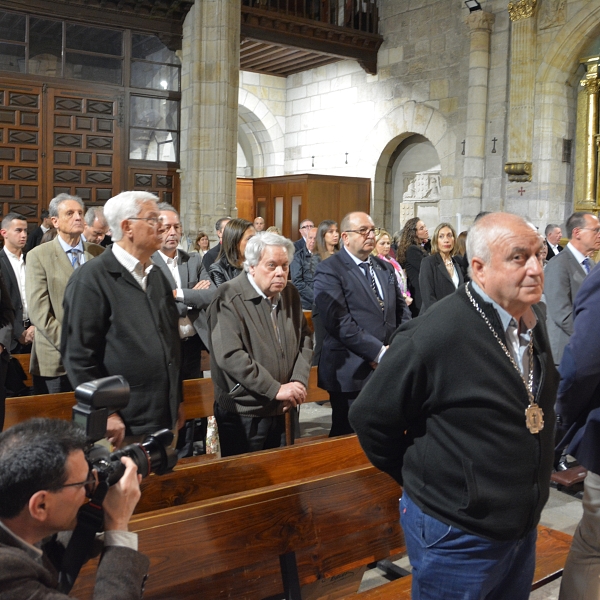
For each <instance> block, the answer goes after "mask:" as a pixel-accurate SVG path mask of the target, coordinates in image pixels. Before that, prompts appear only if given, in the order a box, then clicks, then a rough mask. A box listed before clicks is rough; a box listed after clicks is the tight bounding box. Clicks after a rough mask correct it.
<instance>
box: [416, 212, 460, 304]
mask: <svg viewBox="0 0 600 600" xmlns="http://www.w3.org/2000/svg"><path fill="white" fill-rule="evenodd" d="M455 239H456V232H455V231H454V228H453V227H452V225H450V223H440V224H439V225H438V226H437V227H436V228H435V232H434V234H433V238H432V240H431V256H426V257H425V258H424V259H423V261H422V262H421V272H420V274H419V284H420V288H421V298H422V301H423V304H422V306H421V313H424V312H425V311H426V310H427V309H428V308H429V307H430V306H431V305H432V304H435V303H436V302H437V301H438V300H441V299H442V298H445V297H446V296H449V295H450V294H452V293H454V292H455V291H456V288H457V287H458V286H459V285H461V284H462V283H464V281H465V279H464V276H463V270H462V268H461V266H460V263H459V262H458V260H457V259H456V257H455V256H454V253H455V248H456V244H455V243H454V241H455Z"/></svg>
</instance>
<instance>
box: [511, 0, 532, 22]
mask: <svg viewBox="0 0 600 600" xmlns="http://www.w3.org/2000/svg"><path fill="white" fill-rule="evenodd" d="M536 5H537V0H518V1H517V2H509V3H508V14H509V16H510V20H511V21H520V20H521V19H529V17H531V16H532V15H533V11H534V10H535V7H536Z"/></svg>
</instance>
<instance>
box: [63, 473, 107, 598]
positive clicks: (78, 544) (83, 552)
mask: <svg viewBox="0 0 600 600" xmlns="http://www.w3.org/2000/svg"><path fill="white" fill-rule="evenodd" d="M107 492H108V483H107V482H106V481H100V482H99V483H98V485H97V486H96V489H95V490H94V495H93V496H92V498H91V500H90V501H89V502H88V503H87V504H84V505H83V506H82V507H81V508H80V509H79V512H78V513H77V525H76V527H75V529H74V530H73V535H72V536H71V539H70V541H69V543H68V545H67V547H66V549H65V554H64V556H63V560H62V564H61V566H60V569H59V572H58V586H59V589H60V591H61V592H62V593H63V594H68V593H69V592H70V591H71V588H72V587H73V585H74V584H75V580H76V579H77V576H78V575H79V571H80V570H81V567H82V566H83V565H84V564H85V563H86V562H87V561H88V560H89V559H90V558H91V556H92V554H93V546H94V541H95V539H96V534H97V533H100V531H102V528H103V525H104V510H103V509H102V502H104V497H105V496H106V493H107Z"/></svg>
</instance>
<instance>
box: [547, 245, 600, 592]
mask: <svg viewBox="0 0 600 600" xmlns="http://www.w3.org/2000/svg"><path fill="white" fill-rule="evenodd" d="M565 253H566V251H564V252H562V253H561V254H565ZM573 315H574V321H573V335H572V336H571V339H570V340H569V343H568V345H567V346H566V348H565V351H564V354H563V357H562V361H561V363H560V367H559V372H560V375H561V382H560V386H559V388H558V401H557V403H556V415H557V420H558V424H559V428H560V429H561V430H562V431H566V432H567V434H566V436H565V438H564V439H563V440H562V441H561V442H560V444H559V448H561V449H562V448H563V447H565V446H567V447H568V449H567V451H568V453H569V454H570V455H572V456H574V457H575V458H576V459H577V460H578V461H579V463H581V465H583V466H584V467H585V468H586V469H588V473H587V476H586V478H585V481H584V491H583V516H582V518H581V522H580V523H579V525H578V527H577V530H576V531H575V535H574V536H573V544H572V545H571V551H570V553H569V557H568V558H567V563H566V565H565V570H564V573H563V578H562V582H561V588H560V595H559V598H560V599H561V600H572V599H580V598H581V599H583V598H600V559H599V557H600V360H599V359H598V356H599V353H600V270H599V269H597V268H596V269H594V270H593V271H592V272H591V273H590V275H589V277H586V279H585V281H584V282H583V283H582V285H581V288H580V290H579V293H578V294H577V297H576V298H575V303H574V305H573Z"/></svg>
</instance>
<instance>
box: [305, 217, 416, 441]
mask: <svg viewBox="0 0 600 600" xmlns="http://www.w3.org/2000/svg"><path fill="white" fill-rule="evenodd" d="M341 230H342V241H343V244H344V246H343V248H342V250H340V251H339V252H338V253H337V254H334V255H333V256H331V257H330V258H328V259H327V260H325V261H323V262H321V263H320V264H319V266H318V267H317V270H316V272H315V278H314V292H315V304H316V305H317V309H318V311H319V315H320V316H321V320H322V322H323V325H324V328H325V337H324V339H323V348H322V351H321V360H320V361H319V387H320V388H323V389H325V390H327V391H328V392H329V397H330V400H331V408H332V424H331V431H330V433H329V435H330V437H333V436H336V435H344V434H346V433H352V431H353V430H352V427H351V426H350V423H349V422H348V409H349V407H350V405H351V404H352V402H353V401H354V399H355V398H356V397H357V396H358V394H359V392H360V391H361V389H362V388H363V386H364V385H365V383H366V382H367V380H368V379H369V376H370V375H371V373H373V370H374V369H375V368H376V367H377V364H378V363H379V361H380V360H381V357H382V356H383V354H384V353H385V351H386V350H387V345H388V343H389V339H390V337H391V335H392V333H393V332H394V331H395V330H396V327H398V326H399V325H400V323H403V322H404V321H407V320H409V319H410V318H411V317H410V312H409V310H408V308H407V306H406V304H405V302H404V298H403V297H402V292H401V290H400V288H399V286H398V285H397V279H396V276H395V274H394V268H393V267H392V265H391V264H389V263H386V262H384V261H382V260H380V259H378V258H375V257H374V256H371V252H372V251H373V249H374V248H375V226H374V225H373V220H372V219H371V217H370V216H369V215H368V214H366V213H363V212H353V213H350V214H348V215H346V216H345V217H344V218H343V219H342V223H341Z"/></svg>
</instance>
